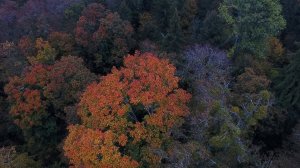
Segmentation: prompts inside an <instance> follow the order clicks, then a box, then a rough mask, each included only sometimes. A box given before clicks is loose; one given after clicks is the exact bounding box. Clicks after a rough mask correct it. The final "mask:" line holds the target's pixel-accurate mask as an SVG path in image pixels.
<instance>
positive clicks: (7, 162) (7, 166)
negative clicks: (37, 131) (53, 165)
mask: <svg viewBox="0 0 300 168" xmlns="http://www.w3.org/2000/svg"><path fill="white" fill-rule="evenodd" d="M29 167H30V168H40V167H41V164H40V163H39V162H36V161H34V160H33V159H32V158H30V157H29V156H28V154H27V153H17V152H16V150H15V147H5V148H1V149H0V168H29Z"/></svg>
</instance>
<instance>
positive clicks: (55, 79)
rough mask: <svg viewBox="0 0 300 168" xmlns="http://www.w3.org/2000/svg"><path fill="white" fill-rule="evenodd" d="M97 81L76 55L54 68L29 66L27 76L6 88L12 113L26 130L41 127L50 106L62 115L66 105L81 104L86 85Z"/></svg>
mask: <svg viewBox="0 0 300 168" xmlns="http://www.w3.org/2000/svg"><path fill="white" fill-rule="evenodd" d="M94 78H95V76H94V75H93V74H91V73H90V72H89V70H88V69H87V68H86V67H84V65H83V60H82V59H80V58H77V57H72V56H69V57H64V58H62V59H61V60H60V61H57V62H56V63H55V64H54V65H51V66H48V65H41V64H37V65H34V66H32V67H29V68H28V69H27V71H25V73H24V75H23V76H21V77H14V78H11V79H10V81H9V83H8V84H7V85H6V86H5V92H6V94H7V95H8V99H9V101H10V102H11V104H12V107H11V110H10V113H11V115H12V116H13V117H15V121H16V122H17V124H18V125H19V126H20V127H22V128H24V127H31V126H32V125H38V124H41V123H40V121H39V120H40V118H41V117H42V116H44V115H46V114H47V111H46V110H47V107H48V105H50V104H51V105H53V107H54V109H55V113H57V114H56V115H58V111H60V112H61V111H62V110H63V109H64V107H65V106H66V105H68V106H70V105H72V104H75V103H76V102H77V101H78V99H79V96H80V94H81V92H82V91H83V89H84V88H85V86H86V85H87V84H88V83H90V82H91V81H92V80H93V79H94ZM28 123H30V124H28Z"/></svg>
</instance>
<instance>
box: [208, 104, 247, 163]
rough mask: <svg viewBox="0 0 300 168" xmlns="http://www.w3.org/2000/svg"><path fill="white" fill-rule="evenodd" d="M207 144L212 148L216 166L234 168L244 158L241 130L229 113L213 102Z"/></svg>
mask: <svg viewBox="0 0 300 168" xmlns="http://www.w3.org/2000/svg"><path fill="white" fill-rule="evenodd" d="M210 116H211V120H210V125H211V127H210V128H209V134H210V138H209V140H208V143H209V145H210V147H211V148H212V153H213V155H214V160H215V161H217V165H219V164H220V165H223V164H226V165H227V166H236V165H238V164H240V163H241V162H242V161H243V157H245V152H246V151H245V146H244V144H243V142H242V139H241V130H240V128H239V127H238V126H237V124H236V123H235V122H234V121H233V118H232V116H231V114H230V112H229V111H228V110H227V109H226V108H224V107H222V106H221V104H220V102H215V103H214V105H213V109H212V111H211V112H210Z"/></svg>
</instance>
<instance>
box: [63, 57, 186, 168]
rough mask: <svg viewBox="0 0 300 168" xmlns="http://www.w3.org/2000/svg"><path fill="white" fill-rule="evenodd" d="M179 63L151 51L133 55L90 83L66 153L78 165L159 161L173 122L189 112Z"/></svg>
mask: <svg viewBox="0 0 300 168" xmlns="http://www.w3.org/2000/svg"><path fill="white" fill-rule="evenodd" d="M175 70H176V69H175V67H174V66H173V65H171V64H170V63H169V62H168V61H167V60H160V59H158V58H157V57H156V56H155V55H153V54H151V53H145V54H140V53H136V54H135V55H129V56H127V57H126V58H125V59H124V67H122V68H120V70H118V69H116V68H113V69H112V73H111V74H109V75H107V76H104V77H103V78H102V80H101V82H100V83H93V84H91V85H90V86H88V88H87V90H86V91H85V93H84V94H83V96H82V98H81V102H80V104H79V111H78V115H79V116H80V118H81V120H82V126H70V127H69V132H70V133H69V136H68V137H67V138H66V141H65V145H64V150H65V155H66V156H67V157H68V158H69V159H70V162H71V164H73V165H75V167H82V166H83V167H138V166H149V165H151V166H157V165H159V163H160V161H161V159H162V156H161V155H160V154H161V153H162V151H163V150H165V149H167V148H168V142H170V140H171V133H172V128H174V126H180V125H181V124H182V121H183V117H184V116H186V115H188V114H189V109H188V107H187V102H188V101H189V99H190V97H191V96H190V94H188V93H187V92H186V91H185V90H183V89H180V88H179V87H178V82H179V78H178V77H175V76H174V74H175Z"/></svg>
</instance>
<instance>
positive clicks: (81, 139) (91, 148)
mask: <svg viewBox="0 0 300 168" xmlns="http://www.w3.org/2000/svg"><path fill="white" fill-rule="evenodd" d="M68 129H69V135H68V137H67V139H66V140H65V145H64V151H65V155H66V156H67V157H68V158H69V159H70V163H72V164H75V165H78V167H79V165H81V164H83V165H86V164H87V163H89V164H91V165H97V164H99V161H97V157H98V155H99V154H100V148H99V145H100V143H101V141H103V138H104V135H103V133H102V132H101V131H94V130H92V129H88V128H85V127H83V126H69V128H68Z"/></svg>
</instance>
